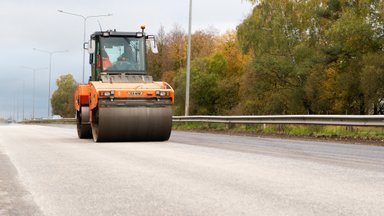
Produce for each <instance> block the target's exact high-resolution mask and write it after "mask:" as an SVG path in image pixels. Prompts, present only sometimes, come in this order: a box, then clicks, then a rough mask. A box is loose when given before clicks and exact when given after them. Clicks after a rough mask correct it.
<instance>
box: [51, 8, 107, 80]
mask: <svg viewBox="0 0 384 216" xmlns="http://www.w3.org/2000/svg"><path fill="white" fill-rule="evenodd" d="M57 11H58V12H60V13H64V14H68V15H72V16H77V17H81V18H83V22H84V37H83V43H85V40H86V28H87V19H89V18H95V17H104V16H112V14H100V15H92V16H83V15H81V14H75V13H71V12H67V11H63V10H57ZM84 71H85V49H83V83H84Z"/></svg>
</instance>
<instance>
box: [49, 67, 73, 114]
mask: <svg viewBox="0 0 384 216" xmlns="http://www.w3.org/2000/svg"><path fill="white" fill-rule="evenodd" d="M56 85H57V90H56V91H54V92H53V95H52V99H51V105H52V113H53V114H54V115H60V116H62V117H67V118H68V117H74V116H75V109H74V107H73V94H74V92H75V88H76V85H77V84H76V81H75V80H74V78H73V76H72V75H71V74H67V75H62V76H60V78H59V79H57V80H56Z"/></svg>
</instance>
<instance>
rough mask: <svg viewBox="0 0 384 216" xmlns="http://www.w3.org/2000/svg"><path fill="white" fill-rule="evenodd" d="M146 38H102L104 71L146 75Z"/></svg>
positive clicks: (101, 52)
mask: <svg viewBox="0 0 384 216" xmlns="http://www.w3.org/2000/svg"><path fill="white" fill-rule="evenodd" d="M144 46H145V43H144V38H134V37H106V38H104V37H102V38H100V47H101V51H100V54H101V58H102V65H103V71H106V72H126V71H128V72H129V71H131V72H139V73H145V59H144V58H145V53H144V52H145V49H144V48H145V47H144Z"/></svg>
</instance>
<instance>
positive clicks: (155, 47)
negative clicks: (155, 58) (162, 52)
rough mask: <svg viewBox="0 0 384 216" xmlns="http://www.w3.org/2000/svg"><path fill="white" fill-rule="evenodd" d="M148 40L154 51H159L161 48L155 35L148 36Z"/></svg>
mask: <svg viewBox="0 0 384 216" xmlns="http://www.w3.org/2000/svg"><path fill="white" fill-rule="evenodd" d="M147 42H149V45H150V47H151V51H152V53H155V54H157V53H159V50H158V49H157V44H156V39H155V36H154V35H148V36H147Z"/></svg>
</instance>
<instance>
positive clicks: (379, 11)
mask: <svg viewBox="0 0 384 216" xmlns="http://www.w3.org/2000/svg"><path fill="white" fill-rule="evenodd" d="M248 1H249V2H251V3H253V4H254V8H253V11H252V13H251V14H250V15H249V16H248V17H246V18H245V19H244V20H243V22H242V23H240V24H239V25H238V26H237V29H236V30H233V31H228V32H226V33H225V34H221V35H218V34H217V33H215V32H214V31H210V30H209V29H208V30H199V31H196V32H194V33H193V34H192V53H191V54H192V55H191V85H190V114H191V115H275V114H384V55H383V52H384V46H383V42H384V0H248ZM157 44H158V50H159V53H158V54H156V55H155V54H152V53H150V52H149V53H148V70H149V73H150V75H152V76H153V77H154V80H164V81H166V82H168V83H170V84H171V85H172V86H173V88H174V89H175V109H174V115H184V104H185V76H186V69H185V67H186V59H187V55H186V54H187V34H186V33H185V31H184V30H183V29H181V28H180V27H178V26H175V27H173V29H172V30H170V31H169V32H165V30H164V28H160V30H159V31H158V33H157ZM52 102H54V100H53V99H52ZM53 109H54V108H53ZM54 110H55V109H54Z"/></svg>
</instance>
